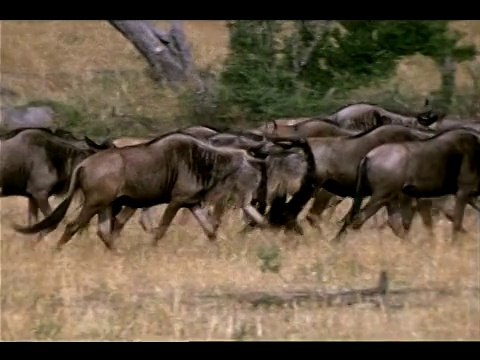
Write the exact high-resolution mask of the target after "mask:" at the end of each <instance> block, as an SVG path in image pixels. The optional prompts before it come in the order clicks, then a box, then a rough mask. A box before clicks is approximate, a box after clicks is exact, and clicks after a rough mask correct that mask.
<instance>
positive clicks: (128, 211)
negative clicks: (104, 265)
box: [110, 206, 137, 243]
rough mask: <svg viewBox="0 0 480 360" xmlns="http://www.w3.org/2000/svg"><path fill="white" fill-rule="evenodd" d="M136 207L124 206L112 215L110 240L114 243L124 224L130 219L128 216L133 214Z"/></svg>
mask: <svg viewBox="0 0 480 360" xmlns="http://www.w3.org/2000/svg"><path fill="white" fill-rule="evenodd" d="M136 211H137V209H135V208H131V207H128V206H124V207H123V208H122V210H121V211H120V212H119V213H118V215H116V216H115V217H114V219H115V221H114V222H113V226H112V233H111V235H110V242H111V243H115V241H116V240H117V238H118V237H119V236H120V233H121V232H122V230H123V228H124V227H125V224H126V223H127V222H128V220H130V218H131V217H132V216H133V214H135V212H136Z"/></svg>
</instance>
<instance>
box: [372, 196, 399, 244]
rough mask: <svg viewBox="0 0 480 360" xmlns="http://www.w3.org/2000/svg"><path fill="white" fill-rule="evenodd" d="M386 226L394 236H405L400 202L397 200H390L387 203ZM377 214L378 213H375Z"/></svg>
mask: <svg viewBox="0 0 480 360" xmlns="http://www.w3.org/2000/svg"><path fill="white" fill-rule="evenodd" d="M386 208H387V215H388V220H387V222H388V226H389V227H390V229H392V231H393V233H394V234H395V236H397V237H399V238H400V239H404V238H405V234H406V232H405V229H404V227H403V223H402V213H401V208H400V204H399V203H398V202H397V201H390V202H389V203H388V204H387V205H386ZM377 214H378V213H377Z"/></svg>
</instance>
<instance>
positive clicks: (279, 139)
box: [0, 103, 480, 250]
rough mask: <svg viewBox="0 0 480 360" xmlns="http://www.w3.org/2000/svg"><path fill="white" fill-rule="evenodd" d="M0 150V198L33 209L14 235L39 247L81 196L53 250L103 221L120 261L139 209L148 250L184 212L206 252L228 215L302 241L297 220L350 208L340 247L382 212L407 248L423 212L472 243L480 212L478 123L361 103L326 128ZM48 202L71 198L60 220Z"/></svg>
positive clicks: (5, 141) (278, 126)
mask: <svg viewBox="0 0 480 360" xmlns="http://www.w3.org/2000/svg"><path fill="white" fill-rule="evenodd" d="M426 105H427V104H426ZM0 141H1V145H0V159H1V161H0V194H1V196H2V197H4V196H23V197H26V198H28V225H27V226H20V225H17V224H14V225H13V227H14V229H15V230H16V231H18V232H20V233H24V234H37V241H40V240H41V239H42V238H43V237H44V236H45V235H46V234H48V233H50V232H51V231H53V230H54V229H56V228H57V226H58V225H59V224H60V222H61V221H62V219H63V218H64V217H65V215H66V213H67V211H68V209H69V207H70V205H71V203H72V199H73V198H74V196H75V195H76V194H77V193H78V194H80V195H81V203H82V204H81V210H80V212H79V214H78V216H77V217H76V218H75V219H74V220H73V221H71V222H69V223H68V224H67V225H66V227H65V230H64V232H63V235H62V236H61V238H60V240H59V241H58V243H57V249H61V248H62V246H63V245H65V244H66V243H67V242H68V241H69V240H70V239H71V238H72V237H73V236H74V235H75V234H76V233H77V232H78V231H80V230H81V229H83V228H85V227H86V226H88V224H89V222H90V220H91V219H92V218H93V217H94V216H95V215H96V216H97V218H98V228H97V235H98V236H99V238H100V239H101V240H102V242H103V243H104V244H105V246H106V247H107V248H108V249H110V250H115V240H116V239H117V238H118V237H119V236H120V234H121V231H122V229H123V227H124V226H125V224H126V222H127V221H128V220H129V219H130V218H131V217H132V216H133V215H134V213H135V212H136V210H137V209H141V214H140V224H141V225H142V227H143V229H144V230H145V231H147V232H153V244H157V242H158V241H159V240H160V239H161V238H162V237H163V236H164V235H165V233H166V231H167V229H168V227H169V225H170V223H171V222H172V220H173V219H174V217H175V216H176V214H177V213H178V212H179V210H180V209H182V208H184V209H186V210H184V211H189V212H190V213H191V214H192V215H193V216H194V218H195V219H196V220H197V222H198V223H199V224H200V226H201V227H202V229H203V231H204V232H205V234H206V236H207V237H208V239H210V240H215V239H216V236H217V231H218V228H219V226H220V224H221V219H222V216H223V215H224V213H225V212H226V211H227V210H228V209H229V208H232V207H237V208H241V209H242V211H243V213H244V219H245V226H244V228H243V230H242V232H246V231H249V230H250V229H253V228H256V227H258V228H266V227H274V228H280V229H284V230H285V231H293V232H296V233H298V234H300V235H301V234H303V228H302V226H301V221H300V220H299V214H300V212H301V211H302V210H303V209H304V208H305V207H306V205H307V203H308V202H309V201H310V200H313V203H312V206H311V208H310V209H309V210H308V213H307V216H306V220H307V222H308V223H309V224H310V225H312V226H314V227H318V229H319V230H320V226H319V225H320V220H321V215H322V214H323V213H324V211H325V210H326V209H327V208H329V207H335V206H336V205H337V204H339V203H340V202H341V201H342V200H343V199H344V198H352V199H353V202H352V206H351V209H350V211H349V212H348V213H347V215H345V217H344V218H343V220H342V224H341V226H340V229H339V231H338V233H337V234H336V236H335V237H334V239H332V240H334V241H340V240H341V239H342V238H343V236H344V235H345V234H346V232H347V230H348V229H359V228H360V227H361V226H362V225H363V224H364V223H365V222H366V221H367V220H368V219H369V218H371V217H372V216H373V215H375V214H376V213H377V212H378V211H379V210H380V209H381V208H384V207H385V208H386V210H387V221H386V223H385V224H384V226H385V225H387V226H389V227H390V228H391V229H392V231H393V232H394V234H395V235H397V236H398V237H400V238H403V237H404V236H405V235H406V234H407V233H408V231H409V229H410V226H411V224H412V219H413V217H414V215H415V214H416V213H417V212H418V213H419V215H420V216H421V219H422V222H423V224H424V225H425V226H426V227H427V228H428V229H429V230H430V231H431V230H432V228H433V224H434V222H433V215H436V214H438V213H443V214H444V215H445V216H446V217H447V218H448V219H449V220H450V221H451V222H452V240H455V239H456V236H457V233H458V232H461V231H465V230H464V229H463V226H462V223H463V216H464V211H465V207H466V206H467V205H470V206H472V207H473V208H475V209H476V210H477V211H478V210H479V208H478V206H477V203H476V199H477V196H478V195H479V188H480V121H476V120H466V119H463V120H457V119H448V118H447V117H446V114H440V113H436V112H435V111H433V110H426V109H425V111H423V112H419V113H411V114H409V113H402V114H400V113H396V112H392V111H388V110H386V109H384V108H382V107H380V106H377V105H373V104H368V103H356V104H352V105H347V106H344V107H343V108H341V109H339V110H338V111H336V112H335V113H333V114H331V115H328V116H324V117H314V118H301V119H284V120H277V121H271V122H268V123H266V124H265V125H263V126H261V127H260V128H256V129H248V130H245V129H231V128H229V129H217V128H213V127H209V126H189V127H184V128H180V129H176V130H174V131H171V132H168V133H165V134H161V135H159V136H157V137H154V138H148V139H147V138H145V139H141V138H128V137H123V138H117V139H108V140H106V141H104V142H102V143H101V144H97V143H96V142H95V141H93V140H91V139H89V138H88V137H86V136H85V137H84V138H83V139H78V138H77V137H75V136H74V135H73V134H72V133H70V132H68V131H66V130H52V129H47V128H20V129H15V130H13V131H10V132H7V133H5V134H3V135H2V136H1V138H0ZM51 196H63V197H64V199H63V201H62V202H61V203H60V204H59V205H58V207H57V208H56V209H54V210H53V211H52V209H51V207H50V205H49V198H50V197H51ZM448 196H453V197H454V199H455V205H454V209H453V210H452V209H448V208H447V207H446V203H445V199H446V198H447V197H448ZM367 197H368V198H369V200H368V202H367V204H366V205H365V206H364V207H363V208H362V202H363V199H364V198H367ZM160 204H166V205H167V206H166V208H165V210H164V212H163V215H162V217H161V219H160V222H159V224H158V226H157V227H154V225H153V223H152V214H151V208H152V207H153V206H156V205H160ZM38 209H40V211H41V213H42V214H43V215H44V219H43V220H41V221H40V222H38ZM182 215H184V216H185V215H186V213H184V214H182Z"/></svg>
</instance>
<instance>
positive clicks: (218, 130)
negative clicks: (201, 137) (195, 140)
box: [177, 124, 230, 133]
mask: <svg viewBox="0 0 480 360" xmlns="http://www.w3.org/2000/svg"><path fill="white" fill-rule="evenodd" d="M195 127H203V128H206V129H209V130H212V131H215V132H218V133H221V132H225V131H228V130H229V129H230V128H229V127H222V128H220V127H219V126H213V125H204V124H198V125H188V126H185V127H183V128H180V129H177V130H180V131H181V130H188V129H191V128H195Z"/></svg>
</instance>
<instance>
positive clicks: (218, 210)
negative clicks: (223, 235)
mask: <svg viewBox="0 0 480 360" xmlns="http://www.w3.org/2000/svg"><path fill="white" fill-rule="evenodd" d="M226 208H227V204H226V202H225V201H223V200H220V201H217V202H216V203H215V204H214V205H213V211H212V221H213V231H214V232H215V233H217V231H218V228H219V227H220V224H221V222H222V217H223V214H224V213H225V209H226ZM197 221H199V220H198V219H197ZM199 222H200V221H199Z"/></svg>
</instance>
